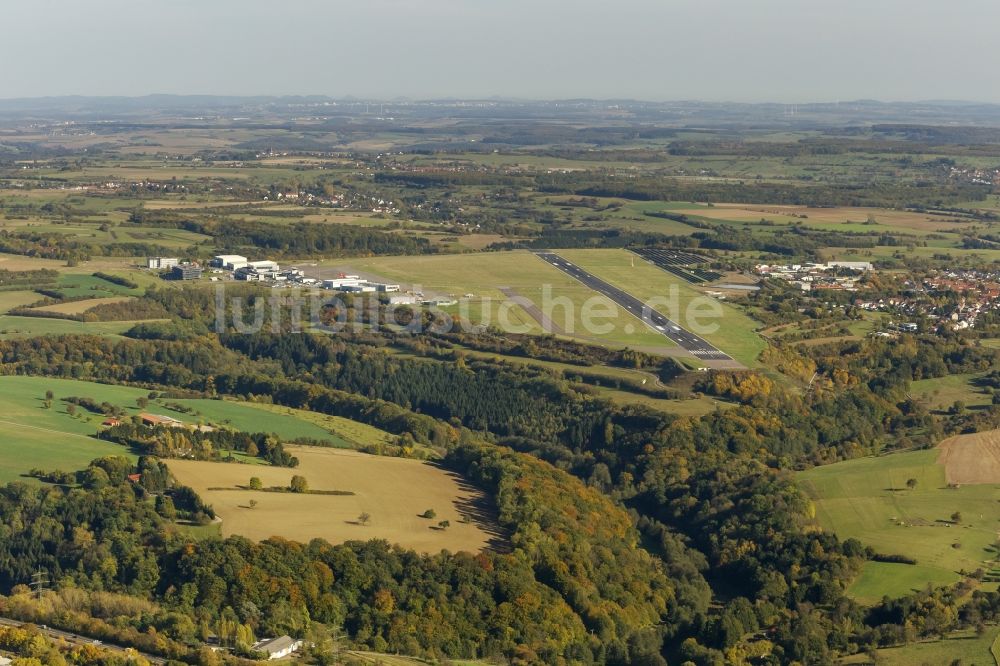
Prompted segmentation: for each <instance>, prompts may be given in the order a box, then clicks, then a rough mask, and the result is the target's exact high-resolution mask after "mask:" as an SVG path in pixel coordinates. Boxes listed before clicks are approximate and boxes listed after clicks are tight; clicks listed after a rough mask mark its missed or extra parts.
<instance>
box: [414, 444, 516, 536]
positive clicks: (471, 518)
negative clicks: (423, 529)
mask: <svg viewBox="0 0 1000 666" xmlns="http://www.w3.org/2000/svg"><path fill="white" fill-rule="evenodd" d="M428 464H430V465H433V466H434V467H437V468H438V469H439V470H441V471H442V472H444V473H445V474H447V475H448V477H449V478H450V479H452V480H453V481H454V482H455V483H456V484H457V485H458V489H459V490H460V491H461V492H462V494H463V495H464V497H457V498H455V499H454V500H453V501H452V505H453V506H454V507H455V509H456V510H457V511H458V514H459V515H460V516H462V518H463V522H471V523H473V524H474V525H475V526H476V527H478V528H479V529H480V530H482V531H483V532H485V533H486V535H487V542H486V550H490V551H493V552H495V553H508V552H510V532H509V531H508V530H505V529H504V528H502V527H501V526H500V518H499V514H498V512H497V508H496V504H495V503H494V502H493V498H491V497H489V496H488V495H487V494H486V492H485V491H484V490H483V489H482V488H480V487H478V486H476V485H473V484H472V483H469V481H467V480H466V479H465V477H463V476H462V475H461V474H457V473H456V472H455V471H454V470H451V469H448V468H447V467H445V466H444V465H442V464H441V463H438V462H430V463H428ZM432 529H433V527H432Z"/></svg>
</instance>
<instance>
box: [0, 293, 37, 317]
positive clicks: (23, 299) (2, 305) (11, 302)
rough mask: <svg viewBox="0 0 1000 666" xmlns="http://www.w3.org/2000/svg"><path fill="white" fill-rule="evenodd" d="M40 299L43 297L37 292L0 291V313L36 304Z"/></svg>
mask: <svg viewBox="0 0 1000 666" xmlns="http://www.w3.org/2000/svg"><path fill="white" fill-rule="evenodd" d="M42 298H44V297H43V296H42V295H41V294H39V293H38V292H37V291H30V290H16V291H0V313H3V312H10V311H11V310H13V309H14V308H23V307H24V306H25V305H31V304H32V303H37V302H38V301H40V300H42Z"/></svg>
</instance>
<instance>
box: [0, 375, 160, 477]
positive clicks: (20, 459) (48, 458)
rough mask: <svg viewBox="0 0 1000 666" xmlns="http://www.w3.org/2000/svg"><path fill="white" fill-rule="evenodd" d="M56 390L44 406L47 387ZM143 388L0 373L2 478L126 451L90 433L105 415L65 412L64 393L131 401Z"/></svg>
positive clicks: (74, 466) (70, 466) (67, 468)
mask: <svg viewBox="0 0 1000 666" xmlns="http://www.w3.org/2000/svg"><path fill="white" fill-rule="evenodd" d="M47 390H51V391H53V393H54V394H55V399H54V400H53V402H52V407H51V409H45V406H44V400H45V391H47ZM142 393H144V392H139V391H136V390H135V389H125V388H120V387H114V386H103V385H100V384H89V383H87V382H76V381H72V380H65V379H50V378H47V377H0V428H2V430H3V433H4V437H3V439H2V441H0V482H8V481H13V480H16V479H20V478H21V475H22V474H24V473H25V472H27V471H28V470H30V469H32V468H35V467H37V468H42V469H61V470H64V471H70V470H75V469H81V468H83V467H86V465H87V463H88V462H90V461H91V460H93V459H94V458H98V457H100V456H104V455H127V454H128V451H127V450H126V449H124V448H123V447H121V446H118V445H116V444H111V443H108V442H102V441H100V440H97V439H94V438H92V437H91V436H90V435H93V434H94V433H95V432H96V431H97V428H98V426H99V424H100V422H101V420H103V419H102V418H101V417H98V416H97V415H94V414H90V413H88V412H87V411H86V410H83V409H78V410H77V413H76V415H75V416H70V415H69V414H68V413H67V412H66V405H65V403H63V402H61V401H60V399H61V398H65V397H68V396H88V397H93V398H95V399H100V400H109V401H115V402H119V401H120V402H121V403H122V404H124V403H125V402H131V403H132V404H133V405H134V404H135V402H134V401H135V398H136V397H138V395H140V394H142Z"/></svg>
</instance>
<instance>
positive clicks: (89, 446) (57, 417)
mask: <svg viewBox="0 0 1000 666" xmlns="http://www.w3.org/2000/svg"><path fill="white" fill-rule="evenodd" d="M46 391H52V393H53V395H54V398H53V400H52V402H51V405H50V406H49V407H46V405H45V394H46ZM148 394H149V391H147V390H145V389H139V388H132V387H126V386H111V385H108V384H98V383H94V382H84V381H76V380H70V379H57V378H49V377H24V376H0V429H2V430H3V433H4V437H3V439H2V440H0V482H7V481H12V480H15V479H19V478H22V475H23V474H24V473H25V472H27V471H29V470H30V469H32V468H42V469H62V470H66V471H69V470H74V469H79V468H81V467H84V466H86V464H87V463H88V462H90V461H91V460H93V459H94V458H97V457H100V456H104V455H112V454H118V455H129V453H128V451H127V450H126V449H124V448H122V447H121V446H118V445H115V444H110V443H108V442H104V441H101V440H99V439H96V438H95V437H94V436H93V435H94V434H95V433H96V432H97V431H98V430H99V428H100V427H101V426H100V424H101V422H102V421H103V420H104V418H105V417H104V416H103V415H101V414H92V413H90V412H88V411H87V410H86V409H83V408H81V407H77V408H75V410H74V412H75V413H74V414H72V415H71V414H70V413H69V412H68V410H67V403H66V402H65V398H68V397H71V396H72V397H85V398H91V399H93V400H96V401H98V402H108V403H111V404H112V405H115V406H117V407H120V408H122V409H124V410H125V411H126V413H127V414H138V413H139V412H140V411H142V410H140V409H139V407H138V405H137V402H136V401H137V399H139V398H142V397H146V396H148ZM171 403H179V404H182V405H184V406H185V407H186V408H189V409H190V410H191V411H190V412H181V411H177V410H175V409H172V408H171V406H170V404H171ZM145 411H148V412H152V413H156V414H163V415H167V416H172V417H174V418H177V419H179V420H181V421H184V422H185V423H207V424H213V425H217V426H222V427H231V428H234V429H238V430H244V431H248V432H269V433H274V434H276V435H277V436H278V437H280V438H281V439H284V440H292V439H298V438H309V439H314V440H320V441H324V442H326V443H327V444H329V445H330V446H340V447H353V446H355V444H363V443H365V441H370V440H371V439H372V438H373V437H375V435H373V432H374V433H382V431H380V430H377V429H375V428H371V427H370V426H365V425H364V424H358V423H354V422H352V421H349V420H347V419H340V420H339V421H338V424H337V427H338V430H337V431H333V430H332V429H330V428H327V427H325V425H326V424H325V423H323V422H322V420H320V419H310V418H305V416H306V415H309V414H310V413H309V412H299V411H295V412H292V413H289V412H286V411H280V410H277V409H275V410H273V411H272V410H268V409H261V408H260V406H257V405H251V404H246V403H238V402H230V401H222V400H172V399H159V400H153V401H150V402H149V404H148V405H147V406H146V408H145ZM315 416H317V417H321V416H323V415H315ZM335 432H338V433H339V432H343V433H344V434H343V435H341V434H335ZM360 433H363V435H362V434H360ZM382 434H383V435H384V436H385V437H390V435H388V434H387V433H382ZM366 438H367V439H366ZM358 440H365V441H358Z"/></svg>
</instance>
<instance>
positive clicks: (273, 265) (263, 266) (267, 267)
mask: <svg viewBox="0 0 1000 666" xmlns="http://www.w3.org/2000/svg"><path fill="white" fill-rule="evenodd" d="M247 266H249V267H250V268H256V269H257V270H258V271H275V272H277V271H278V270H280V268H279V267H278V262H276V261H271V260H270V259H265V260H263V261H248V262H247Z"/></svg>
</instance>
